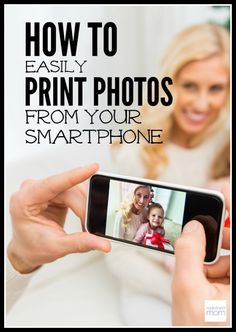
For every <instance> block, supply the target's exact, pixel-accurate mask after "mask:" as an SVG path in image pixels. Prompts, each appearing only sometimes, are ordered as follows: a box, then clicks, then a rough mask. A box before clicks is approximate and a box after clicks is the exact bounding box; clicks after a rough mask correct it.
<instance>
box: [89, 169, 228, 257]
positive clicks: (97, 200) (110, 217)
mask: <svg viewBox="0 0 236 332" xmlns="http://www.w3.org/2000/svg"><path fill="white" fill-rule="evenodd" d="M222 213H223V202H222V200H221V199H220V197H218V196H217V195H213V194H207V193H205V192H204V193H202V192H197V191H193V190H184V189H176V188H172V187H170V186H168V185H156V184H152V183H151V182H148V183H143V182H140V183H139V182H133V180H129V179H120V178H116V177H113V176H106V175H100V174H96V175H94V176H93V177H92V178H91V180H90V188H89V197H88V209H87V229H88V231H89V232H91V233H93V234H96V235H100V236H104V237H107V238H110V239H114V240H117V241H122V242H126V243H130V244H133V245H137V246H142V247H146V248H150V249H154V250H158V251H163V252H167V253H171V254H174V243H175V241H176V239H177V238H178V237H179V236H180V234H181V232H182V229H183V227H184V225H185V224H186V223H187V222H188V221H190V220H193V219H196V220H198V221H199V222H201V223H202V225H203V226H204V229H205V234H206V257H205V261H206V262H212V261H214V259H215V258H216V255H217V249H218V241H219V234H220V228H221V227H220V226H221V221H222Z"/></svg>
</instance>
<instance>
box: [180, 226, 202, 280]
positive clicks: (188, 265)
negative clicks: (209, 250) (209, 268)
mask: <svg viewBox="0 0 236 332" xmlns="http://www.w3.org/2000/svg"><path fill="white" fill-rule="evenodd" d="M205 254H206V237H205V232H204V228H203V226H202V224H201V223H200V222H198V221H197V220H192V221H189V222H188V223H187V224H186V225H185V226H184V228H183V232H182V234H181V236H180V237H179V238H178V239H177V241H176V242H175V256H176V268H175V273H176V274H178V276H179V277H180V276H182V277H183V278H195V277H196V278H199V273H201V274H203V263H204V258H205ZM182 277H181V278H182Z"/></svg>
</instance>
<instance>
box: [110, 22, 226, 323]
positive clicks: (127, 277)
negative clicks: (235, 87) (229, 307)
mask: <svg viewBox="0 0 236 332" xmlns="http://www.w3.org/2000/svg"><path fill="white" fill-rule="evenodd" d="M229 48H230V41H229V33H228V31H227V30H225V29H224V28H222V27H220V26H217V25H213V24H200V25H195V26H192V27H189V28H187V29H185V30H183V31H181V32H180V33H178V34H177V35H176V36H175V38H174V39H173V40H172V41H171V43H170V44H169V47H168V48H167V50H166V52H165V54H164V56H163V60H162V62H161V66H160V67H161V69H162V72H161V73H160V74H159V75H158V77H162V76H163V77H164V76H169V77H171V78H172V79H173V82H174V84H173V86H172V87H173V90H172V94H173V97H174V99H173V100H174V102H173V103H172V105H171V106H169V107H164V108H161V107H159V106H158V107H156V108H154V107H149V106H148V105H146V106H145V107H143V109H142V110H141V114H142V116H143V121H142V126H143V128H139V129H142V130H143V131H144V130H145V129H152V128H153V129H155V128H162V129H163V135H162V138H163V144H147V143H145V142H143V143H142V144H140V145H134V144H132V147H131V146H130V145H127V146H125V145H124V146H122V147H119V146H118V148H117V145H115V146H114V148H113V151H114V149H115V148H117V149H116V159H115V167H116V170H117V172H119V173H123V174H129V175H130V174H132V175H134V176H141V177H146V178H150V179H160V180H162V181H169V182H174V183H180V184H185V185H192V186H200V187H204V186H207V184H208V183H209V182H211V188H214V185H216V182H218V181H219V180H221V179H222V177H224V180H225V179H227V180H229V155H230V153H229V136H230V135H229V127H230V125H229V122H230V121H229V119H230V117H229V84H230V62H229ZM219 164H220V165H219ZM124 165H125V167H124ZM136 165H139V167H136ZM213 182H214V185H213ZM217 189H220V188H219V186H218V187H217ZM106 259H107V262H108V266H109V268H110V269H111V271H112V272H113V273H114V275H116V276H117V277H118V278H119V280H120V282H121V285H122V286H123V287H122V288H121V294H122V297H121V298H122V304H123V306H122V307H121V310H122V313H123V317H124V320H125V323H126V324H127V325H155V326H156V325H159V326H165V325H171V313H170V307H168V303H169V304H170V302H171V296H170V295H171V294H170V290H171V274H170V270H169V267H168V265H167V261H166V257H165V256H161V255H159V254H156V253H153V252H151V251H147V250H146V251H145V252H144V251H134V250H133V251H132V252H129V253H127V252H125V250H124V249H123V248H117V250H116V251H113V253H112V255H110V256H109V257H106ZM131 266H132V268H131ZM141 271H145V273H140V272H141ZM154 275H155V276H156V279H157V281H158V283H159V284H161V285H162V287H153V276H154ZM150 285H151V286H150ZM147 308H148V311H147V313H148V314H147V315H145V310H147ZM150 312H152V314H151V315H150ZM150 317H151V319H150ZM146 318H147V319H146Z"/></svg>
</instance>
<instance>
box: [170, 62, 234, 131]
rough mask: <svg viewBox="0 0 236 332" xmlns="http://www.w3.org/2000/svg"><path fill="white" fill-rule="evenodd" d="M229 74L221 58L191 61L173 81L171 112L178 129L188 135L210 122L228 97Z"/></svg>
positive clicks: (200, 129) (202, 128) (201, 129)
mask: <svg viewBox="0 0 236 332" xmlns="http://www.w3.org/2000/svg"><path fill="white" fill-rule="evenodd" d="M228 87H229V71H228V70H227V68H226V67H225V66H224V64H223V61H222V58H221V57H219V56H215V57H212V58H209V59H206V60H199V61H192V62H190V63H189V64H187V65H186V66H184V67H183V68H182V69H181V70H180V72H179V73H178V75H177V78H176V105H175V109H174V112H173V115H174V119H175V122H176V125H177V128H178V130H179V131H180V132H181V133H182V134H184V135H188V137H189V136H192V135H196V134H198V133H200V132H201V131H203V130H204V129H205V128H206V127H208V125H209V124H210V123H211V122H213V121H214V119H215V118H216V117H217V115H218V113H219V111H220V110H221V108H222V107H223V106H224V105H225V103H226V100H227V96H228Z"/></svg>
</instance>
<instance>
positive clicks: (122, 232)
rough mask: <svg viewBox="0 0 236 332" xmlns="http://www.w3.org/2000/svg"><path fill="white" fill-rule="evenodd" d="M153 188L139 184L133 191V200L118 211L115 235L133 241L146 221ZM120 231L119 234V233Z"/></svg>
mask: <svg viewBox="0 0 236 332" xmlns="http://www.w3.org/2000/svg"><path fill="white" fill-rule="evenodd" d="M150 194H151V188H150V187H149V186H146V185H139V186H137V187H136V188H135V190H134V193H133V200H132V202H131V203H129V204H127V205H126V204H124V203H123V206H122V208H121V210H120V211H118V214H117V217H116V221H115V236H117V235H118V237H119V238H123V239H125V240H130V241H132V240H133V239H134V237H135V235H136V232H137V230H138V228H139V226H140V225H141V224H142V223H144V222H145V221H146V216H147V210H146V207H147V206H148V203H149V201H150V197H151V196H150ZM117 233H118V234H117Z"/></svg>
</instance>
